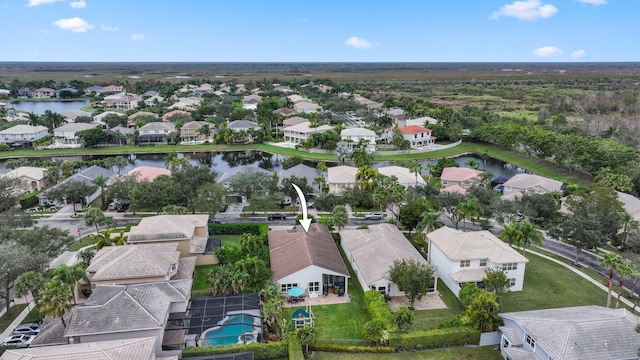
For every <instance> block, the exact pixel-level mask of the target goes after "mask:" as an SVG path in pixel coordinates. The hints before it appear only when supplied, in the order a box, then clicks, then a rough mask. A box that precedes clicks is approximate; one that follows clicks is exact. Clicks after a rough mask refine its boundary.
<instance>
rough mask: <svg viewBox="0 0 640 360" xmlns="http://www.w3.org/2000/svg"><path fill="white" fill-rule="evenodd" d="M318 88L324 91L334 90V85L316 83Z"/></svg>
mask: <svg viewBox="0 0 640 360" xmlns="http://www.w3.org/2000/svg"><path fill="white" fill-rule="evenodd" d="M316 88H317V89H318V90H320V91H322V92H323V93H326V92H330V91H331V90H333V87H331V86H329V85H324V84H318V85H316Z"/></svg>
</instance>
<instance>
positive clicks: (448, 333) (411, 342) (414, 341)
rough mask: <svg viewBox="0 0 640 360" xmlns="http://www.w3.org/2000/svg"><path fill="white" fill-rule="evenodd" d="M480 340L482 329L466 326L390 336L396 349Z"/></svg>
mask: <svg viewBox="0 0 640 360" xmlns="http://www.w3.org/2000/svg"><path fill="white" fill-rule="evenodd" d="M479 342H480V331H478V330H475V329H473V328H470V327H466V326H461V327H454V328H444V329H431V330H423V331H413V332H410V333H406V334H393V335H391V336H390V338H389V346H392V347H394V348H395V349H396V350H410V349H430V348H441V347H446V346H462V345H467V344H474V345H477V344H478V343H479Z"/></svg>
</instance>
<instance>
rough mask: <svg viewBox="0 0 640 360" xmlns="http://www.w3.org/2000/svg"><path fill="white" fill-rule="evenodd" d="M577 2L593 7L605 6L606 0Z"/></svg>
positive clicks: (582, 0) (579, 0) (580, 0)
mask: <svg viewBox="0 0 640 360" xmlns="http://www.w3.org/2000/svg"><path fill="white" fill-rule="evenodd" d="M578 2H581V3H583V4H591V5H595V6H598V5H605V4H607V0H578Z"/></svg>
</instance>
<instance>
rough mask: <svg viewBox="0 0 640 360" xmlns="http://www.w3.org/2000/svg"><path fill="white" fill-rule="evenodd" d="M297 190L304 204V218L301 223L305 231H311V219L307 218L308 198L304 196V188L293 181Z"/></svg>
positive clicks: (301, 202) (302, 204) (301, 203)
mask: <svg viewBox="0 0 640 360" xmlns="http://www.w3.org/2000/svg"><path fill="white" fill-rule="evenodd" d="M291 186H293V188H294V189H296V192H297V193H298V198H300V206H302V219H301V220H300V225H302V228H303V229H304V232H305V233H308V232H309V226H311V219H307V199H306V198H305V197H304V194H303V193H302V190H300V188H299V187H298V185H296V184H293V183H291Z"/></svg>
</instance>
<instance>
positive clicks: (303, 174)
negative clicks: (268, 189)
mask: <svg viewBox="0 0 640 360" xmlns="http://www.w3.org/2000/svg"><path fill="white" fill-rule="evenodd" d="M321 175H322V173H320V170H318V169H315V168H312V167H311V166H307V165H304V164H299V165H296V166H294V167H292V168H289V169H287V170H282V172H281V173H280V176H279V180H278V186H282V180H284V179H288V178H290V177H292V176H295V177H297V178H300V179H301V178H305V179H307V185H308V186H310V187H311V188H312V189H313V188H315V187H316V185H315V184H314V183H313V180H314V179H315V178H317V177H320V176H321Z"/></svg>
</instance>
